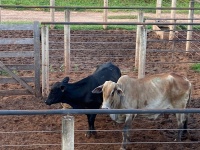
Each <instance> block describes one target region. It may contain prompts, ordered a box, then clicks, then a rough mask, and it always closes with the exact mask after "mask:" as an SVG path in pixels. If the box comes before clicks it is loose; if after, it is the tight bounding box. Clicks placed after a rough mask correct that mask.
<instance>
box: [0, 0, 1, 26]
mask: <svg viewBox="0 0 200 150" xmlns="http://www.w3.org/2000/svg"><path fill="white" fill-rule="evenodd" d="M0 5H1V0H0ZM0 23H1V7H0Z"/></svg>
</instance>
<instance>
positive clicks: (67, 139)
mask: <svg viewBox="0 0 200 150" xmlns="http://www.w3.org/2000/svg"><path fill="white" fill-rule="evenodd" d="M156 113H158V114H166V113H168V114H169V113H187V114H188V113H190V114H195V113H200V110H199V109H195V108H193V109H157V110H151V109H149V110H145V109H144V110H142V109H132V110H129V109H127V110H124V109H113V110H103V109H94V110H91V109H90V110H89V109H66V110H0V116H1V117H2V116H14V117H15V116H34V115H39V116H42V115H59V116H60V115H64V116H63V117H62V127H60V129H59V130H37V131H36V130H33V131H25V130H21V131H20V130H19V129H18V130H17V131H3V132H2V131H0V136H4V140H2V141H1V146H0V147H1V149H9V148H11V149H18V148H19V149H23V148H27V149H28V148H29V147H33V148H44V147H46V148H47V149H58V148H59V149H62V150H74V149H76V148H75V145H79V146H80V145H85V144H86V145H91V146H92V145H93V144H95V145H104V146H105V145H120V144H121V143H120V142H116V143H109V142H100V143H99V142H94V143H90V142H86V143H85V142H82V141H77V140H75V138H74V136H75V135H76V134H80V132H85V131H86V130H77V129H74V122H75V119H74V117H73V116H70V115H74V114H156ZM60 122H61V120H60ZM134 122H137V119H134ZM138 130H141V131H144V132H145V131H159V132H162V131H173V130H175V131H176V130H179V129H176V127H173V128H171V129H152V128H151V129H148V128H146V129H141V128H134V129H130V131H131V132H133V133H134V132H137V131H138ZM188 130H189V131H190V132H195V133H196V134H197V133H198V132H199V129H191V128H189V129H188ZM97 131H98V132H103V134H105V132H106V133H108V132H119V133H120V132H122V131H123V129H122V128H121V129H115V130H97ZM8 134H11V135H12V136H16V135H20V136H21V138H24V135H29V137H26V136H25V137H26V138H30V139H31V137H32V138H33V136H36V137H37V138H38V135H39V136H41V137H42V135H44V134H51V135H49V138H52V139H53V138H57V137H58V136H60V138H61V139H62V140H61V141H62V142H60V143H55V142H53V141H52V143H45V140H43V139H42V138H39V140H38V141H39V143H33V142H30V141H28V140H27V141H26V144H18V143H19V142H20V140H19V141H15V142H16V143H17V144H13V143H15V142H11V143H9V142H8V141H7V140H6V139H7V135H8ZM52 135H53V136H52ZM24 140H26V139H24ZM29 142H30V143H29ZM5 143H6V144H5ZM138 143H139V144H158V143H161V144H191V145H193V147H195V146H198V144H199V141H187V142H186V141H184V142H174V141H171V142H170V141H159V142H158V141H148V142H147V141H146V142H145V141H140V142H134V141H133V142H129V143H128V145H132V144H138Z"/></svg>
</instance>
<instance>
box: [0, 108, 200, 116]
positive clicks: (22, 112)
mask: <svg viewBox="0 0 200 150" xmlns="http://www.w3.org/2000/svg"><path fill="white" fill-rule="evenodd" d="M149 113H150V114H160V113H200V109H199V108H190V109H65V110H63V109H54V110H0V115H55V114H65V115H67V114H149Z"/></svg>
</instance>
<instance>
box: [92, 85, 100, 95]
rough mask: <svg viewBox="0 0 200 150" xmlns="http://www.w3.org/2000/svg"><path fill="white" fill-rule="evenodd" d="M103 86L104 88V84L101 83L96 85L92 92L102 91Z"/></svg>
mask: <svg viewBox="0 0 200 150" xmlns="http://www.w3.org/2000/svg"><path fill="white" fill-rule="evenodd" d="M102 88H103V85H100V86H98V87H96V88H95V89H94V90H93V91H92V93H102Z"/></svg>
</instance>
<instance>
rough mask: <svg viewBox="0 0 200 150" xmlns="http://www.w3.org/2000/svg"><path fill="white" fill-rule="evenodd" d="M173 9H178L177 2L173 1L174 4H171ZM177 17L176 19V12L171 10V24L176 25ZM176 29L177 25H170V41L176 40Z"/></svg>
mask: <svg viewBox="0 0 200 150" xmlns="http://www.w3.org/2000/svg"><path fill="white" fill-rule="evenodd" d="M171 7H172V8H176V0H172V4H171ZM175 17H176V10H171V19H172V20H171V21H170V22H171V23H175V20H174V19H175ZM175 28H176V26H175V25H170V26H169V29H170V32H169V40H173V39H174V34H175Z"/></svg>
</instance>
